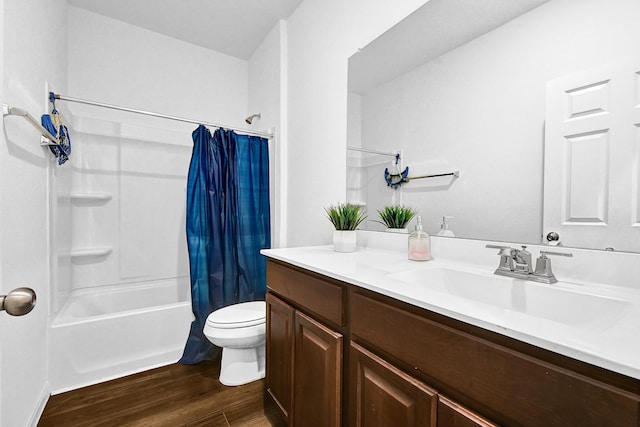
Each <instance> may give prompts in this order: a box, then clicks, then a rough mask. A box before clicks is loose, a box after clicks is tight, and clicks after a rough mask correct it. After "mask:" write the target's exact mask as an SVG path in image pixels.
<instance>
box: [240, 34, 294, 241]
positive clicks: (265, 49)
mask: <svg viewBox="0 0 640 427" xmlns="http://www.w3.org/2000/svg"><path fill="white" fill-rule="evenodd" d="M286 47H287V23H286V21H280V22H278V23H277V24H276V25H275V26H274V27H273V28H272V29H271V31H270V32H269V34H268V35H267V36H266V37H265V39H264V40H263V41H262V43H260V46H258V47H257V48H256V50H255V52H254V53H253V54H252V55H251V57H250V58H249V100H248V109H247V116H248V115H250V114H254V113H261V117H260V119H259V120H254V122H253V124H252V125H251V129H254V130H270V129H274V130H275V137H274V138H273V139H271V140H270V141H269V161H270V165H269V173H270V176H269V181H270V183H271V189H272V194H271V242H272V247H276V248H277V247H280V246H282V242H284V241H286V234H285V233H286V229H287V228H286V215H285V209H286V204H285V200H286V196H285V194H286V192H285V191H286V188H285V187H284V185H283V183H284V182H286V168H284V167H283V165H286V152H287V150H286V149H287V137H286V117H287V111H286V89H287V81H286V64H287V63H286Z"/></svg>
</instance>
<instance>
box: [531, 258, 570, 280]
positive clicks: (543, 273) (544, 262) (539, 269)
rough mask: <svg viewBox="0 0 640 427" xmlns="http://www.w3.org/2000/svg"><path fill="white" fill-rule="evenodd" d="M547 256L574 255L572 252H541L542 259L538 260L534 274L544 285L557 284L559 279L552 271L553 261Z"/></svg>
mask: <svg viewBox="0 0 640 427" xmlns="http://www.w3.org/2000/svg"><path fill="white" fill-rule="evenodd" d="M547 255H558V256H566V257H573V254H572V253H571V252H554V251H540V257H539V258H538V259H537V260H536V271H535V272H534V273H533V274H534V275H536V276H538V277H539V278H540V279H541V280H540V281H542V282H544V283H556V282H557V281H558V279H556V276H555V275H554V274H553V271H552V270H551V260H550V259H549V258H548V257H547Z"/></svg>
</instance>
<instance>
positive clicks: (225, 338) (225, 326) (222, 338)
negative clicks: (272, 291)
mask: <svg viewBox="0 0 640 427" xmlns="http://www.w3.org/2000/svg"><path fill="white" fill-rule="evenodd" d="M265 331H266V304H265V302H264V301H252V302H244V303H241V304H234V305H230V306H227V307H223V308H221V309H218V310H216V311H214V312H213V313H211V314H210V315H209V317H207V323H206V325H205V327H204V330H203V332H204V335H205V336H206V337H207V338H208V339H209V341H211V342H212V343H213V344H215V345H217V346H218V347H222V363H221V367H220V382H221V383H222V384H224V385H227V386H235V385H242V384H247V383H250V382H252V381H256V380H259V379H261V378H264V365H265V360H264V354H265V350H264V342H265Z"/></svg>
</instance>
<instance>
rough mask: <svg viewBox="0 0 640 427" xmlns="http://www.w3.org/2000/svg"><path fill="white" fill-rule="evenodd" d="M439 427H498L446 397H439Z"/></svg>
mask: <svg viewBox="0 0 640 427" xmlns="http://www.w3.org/2000/svg"><path fill="white" fill-rule="evenodd" d="M438 427H498V425H497V424H494V423H492V422H490V421H487V420H486V419H484V418H482V417H481V416H479V415H477V414H475V413H473V412H471V411H469V410H468V409H466V408H463V407H462V406H460V405H458V404H457V403H455V402H452V401H451V400H449V399H447V398H446V397H443V396H439V397H438Z"/></svg>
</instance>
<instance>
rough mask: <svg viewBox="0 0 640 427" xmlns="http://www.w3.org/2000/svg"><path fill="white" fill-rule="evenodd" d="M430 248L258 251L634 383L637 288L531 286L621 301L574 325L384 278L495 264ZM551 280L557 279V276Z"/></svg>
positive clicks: (639, 356) (639, 342) (638, 338)
mask: <svg viewBox="0 0 640 427" xmlns="http://www.w3.org/2000/svg"><path fill="white" fill-rule="evenodd" d="M450 240H452V239H449V241H450ZM447 244H449V243H447ZM435 246H436V248H434V247H433V245H432V250H433V253H434V258H435V259H434V260H432V261H427V262H415V261H409V260H408V259H407V257H406V251H403V250H399V249H397V248H393V250H387V249H380V248H375V247H367V248H358V249H357V250H356V251H355V252H353V253H338V252H335V251H334V250H333V246H331V245H330V246H313V247H302V248H285V249H268V250H263V251H262V253H263V254H264V255H266V256H267V257H269V258H273V259H276V260H280V261H284V262H287V263H290V264H292V265H295V266H297V267H301V268H304V269H306V270H310V271H314V272H316V273H320V274H323V275H325V276H328V277H331V278H334V279H337V280H340V281H343V282H346V283H350V284H352V285H355V286H359V287H362V288H365V289H369V290H372V291H375V292H378V293H380V294H382V295H386V296H389V297H392V298H395V299H397V300H400V301H404V302H406V303H408V304H412V305H414V306H417V307H422V308H425V309H427V310H430V311H433V312H436V313H440V314H443V315H445V316H448V317H451V318H454V319H457V320H460V321H463V322H466V323H469V324H472V325H475V326H479V327H481V328H484V329H488V330H491V331H493V332H497V333H500V334H503V335H506V336H509V337H512V338H515V339H518V340H521V341H524V342H527V343H529V344H533V345H535V346H538V347H542V348H545V349H547V350H550V351H553V352H556V353H560V354H563V355H566V356H569V357H572V358H575V359H578V360H581V361H584V362H587V363H591V364H593V365H597V366H600V367H603V368H606V369H609V370H612V371H615V372H619V373H621V374H624V375H628V376H630V377H634V378H637V379H640V334H639V332H640V291H638V290H636V289H632V288H625V287H616V286H607V285H598V284H588V283H568V282H561V283H558V284H554V285H546V284H540V285H539V286H559V287H562V288H564V289H566V290H568V291H570V292H574V291H575V292H579V293H583V294H584V293H586V294H589V295H599V296H603V297H606V298H612V299H620V300H624V301H625V302H628V304H625V308H624V310H620V312H619V313H616V314H615V316H614V317H613V318H611V316H610V317H609V318H608V319H607V320H606V321H605V322H596V321H593V322H592V321H589V320H590V316H589V314H588V313H586V314H585V313H583V314H582V316H581V317H582V321H580V322H574V324H568V323H566V322H565V323H562V322H558V321H554V320H549V319H546V318H539V317H534V316H531V315H528V314H523V313H521V312H519V311H518V310H513V309H505V308H501V307H498V306H495V305H491V304H485V303H482V302H478V301H472V300H470V299H467V298H462V297H458V296H455V295H452V294H450V293H447V292H439V291H434V290H432V289H429V288H427V287H421V286H419V285H415V284H409V283H406V282H403V281H400V280H395V279H393V278H391V277H389V275H390V274H394V273H400V272H405V271H410V270H417V269H437V268H443V267H444V268H449V269H456V270H461V271H465V270H466V271H473V272H474V274H481V275H485V276H492V273H493V271H494V269H495V267H497V261H498V258H497V257H495V255H492V258H491V260H492V261H495V262H494V263H492V264H487V265H486V266H484V262H483V263H482V265H481V266H479V265H478V264H473V265H471V264H464V263H460V262H455V263H454V262H451V261H450V260H447V259H446V257H444V256H442V257H438V256H437V250H436V249H437V246H438V245H437V244H436V245H435ZM494 258H495V259H494ZM494 264H495V265H494ZM556 274H557V273H556ZM559 279H560V280H562V278H561V277H559ZM511 280H517V279H511ZM520 282H521V281H520ZM569 323H571V322H569Z"/></svg>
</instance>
